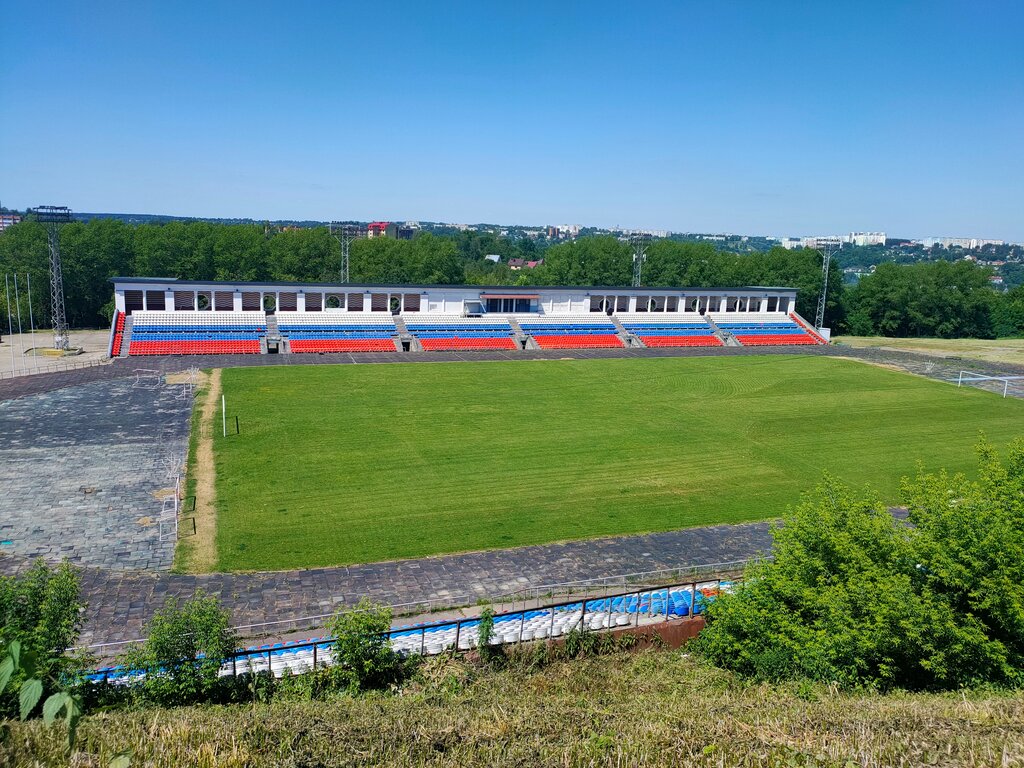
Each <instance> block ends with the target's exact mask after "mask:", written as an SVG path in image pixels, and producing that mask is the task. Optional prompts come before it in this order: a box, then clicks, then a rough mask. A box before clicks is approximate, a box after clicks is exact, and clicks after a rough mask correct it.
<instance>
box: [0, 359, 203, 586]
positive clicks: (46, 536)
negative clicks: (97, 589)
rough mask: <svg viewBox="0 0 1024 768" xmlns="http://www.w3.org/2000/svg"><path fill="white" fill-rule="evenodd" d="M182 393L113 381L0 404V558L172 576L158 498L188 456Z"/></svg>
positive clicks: (186, 405)
mask: <svg viewBox="0 0 1024 768" xmlns="http://www.w3.org/2000/svg"><path fill="white" fill-rule="evenodd" d="M181 390H182V388H181V387H171V386H160V387H158V388H155V389H142V388H136V387H133V386H132V380H128V379H112V380H108V381H95V382H92V383H89V384H83V385H81V386H77V387H69V388H63V389H57V390H53V391H51V392H44V393H41V394H36V395H29V396H26V397H22V398H18V399H15V400H5V401H0V489H2V492H0V552H3V553H11V554H15V555H22V556H26V557H43V558H45V559H47V560H50V561H56V560H60V559H62V558H65V557H66V558H67V559H68V560H70V561H71V562H72V563H75V564H76V565H90V566H98V567H102V568H110V569H155V570H166V569H168V568H170V566H171V561H172V559H173V556H174V542H173V541H172V540H171V539H169V538H167V537H165V538H167V540H165V541H161V540H160V538H161V537H160V517H161V514H160V513H161V509H162V506H163V502H162V500H161V499H160V498H158V497H157V494H158V492H159V491H160V490H161V489H162V490H163V491H164V492H165V494H166V493H167V491H168V489H169V488H173V487H174V479H173V477H174V474H175V467H176V466H177V467H178V471H180V466H181V464H183V462H184V458H185V451H186V446H187V444H188V428H189V417H190V414H191V409H192V399H191V397H189V398H188V399H183V398H181V397H179V395H180V393H181ZM170 524H171V525H173V515H172V516H171V520H170Z"/></svg>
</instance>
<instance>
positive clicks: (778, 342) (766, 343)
mask: <svg viewBox="0 0 1024 768" xmlns="http://www.w3.org/2000/svg"><path fill="white" fill-rule="evenodd" d="M736 340H737V341H738V342H739V343H740V344H742V345H743V346H744V347H777V346H802V345H812V344H817V343H818V342H817V341H815V340H814V339H813V338H811V337H810V336H809V335H807V334H806V333H800V334H798V333H782V334H777V335H775V334H764V335H751V336H744V335H742V334H737V336H736Z"/></svg>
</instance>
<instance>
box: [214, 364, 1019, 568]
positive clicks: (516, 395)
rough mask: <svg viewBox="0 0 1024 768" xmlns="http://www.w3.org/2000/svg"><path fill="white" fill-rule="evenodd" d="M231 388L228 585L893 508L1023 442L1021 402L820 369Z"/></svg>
mask: <svg viewBox="0 0 1024 768" xmlns="http://www.w3.org/2000/svg"><path fill="white" fill-rule="evenodd" d="M223 387H224V392H225V394H226V397H227V404H228V417H229V420H231V421H233V419H234V416H236V415H237V416H238V417H239V419H240V422H241V434H240V435H231V434H229V435H228V437H227V438H224V437H222V436H221V434H220V432H221V430H220V424H216V425H215V426H214V428H213V431H214V435H215V438H214V451H215V457H216V476H217V509H218V523H217V526H218V531H217V551H218V559H219V567H220V568H221V569H224V570H247V569H288V568H303V567H317V566H328V565H344V564H351V563H362V562H372V561H378V560H388V559H398V558H410V557H421V556H425V555H433V554H439V553H446V552H459V551H468V550H477V549H486V548H494V547H511V546H518V545H524V544H539V543H544V542H552V541H560V540H567V539H581V538H586V537H593V536H604V535H614V534H630V533H641V532H649V531H663V530H670V529H674V528H682V527H687V526H695V525H706V524H712V523H734V522H740V521H747V520H758V519H765V518H771V517H776V516H778V515H779V514H781V513H782V512H783V511H784V510H785V508H786V507H787V505H790V504H793V503H794V502H796V501H797V500H798V498H799V495H800V493H801V492H802V491H804V490H807V489H809V488H811V487H813V486H814V485H815V484H816V483H817V482H818V481H819V480H820V478H821V476H822V472H823V471H826V470H827V471H829V472H832V473H834V474H836V475H838V476H839V477H840V478H842V479H844V480H846V481H847V482H849V483H852V484H855V485H858V486H859V485H863V484H870V485H871V486H872V487H873V488H874V489H876V490H877V492H878V494H879V495H880V497H881V498H883V499H885V500H887V501H896V499H897V489H898V485H899V481H900V478H901V477H902V476H904V475H907V474H911V473H913V472H914V471H915V466H916V463H917V462H918V461H922V462H923V463H924V465H925V467H926V468H928V469H940V468H947V469H950V470H970V468H971V467H973V466H974V452H973V446H974V445H975V444H976V442H977V440H978V436H979V432H980V431H984V432H985V433H986V434H987V436H988V437H989V439H990V440H992V441H993V442H996V443H997V444H1001V443H1005V442H1007V441H1008V440H1010V439H1011V438H1013V437H1015V436H1017V435H1018V434H1020V433H1021V432H1022V431H1024V430H1022V429H1021V417H1022V416H1024V402H1020V401H1017V400H1012V399H1008V400H1003V399H1001V398H999V397H997V396H995V395H992V394H990V393H987V392H982V391H979V390H974V389H968V388H966V387H965V388H963V389H957V388H956V387H954V386H951V385H949V384H944V383H942V382H936V381H930V380H926V379H923V378H918V377H915V376H910V375H907V374H902V373H897V372H893V371H889V370H885V369H881V368H877V367H872V366H868V365H864V364H861V363H857V362H851V361H845V360H839V359H835V358H827V357H804V356H792V357H790V356H786V357H778V356H764V357H732V358H722V357H716V358H666V359H632V360H626V359H619V360H574V361H569V360H557V361H529V362H527V361H521V362H520V361H516V362H507V363H505V362H500V363H499V362H494V363H435V364H423V363H414V364H389V365H341V366H303V367H298V366H287V367H285V366H280V367H277V366H275V367H270V368H237V369H228V370H225V371H224V372H223ZM219 417H220V414H219V413H218V421H219ZM232 426H233V424H232ZM232 431H233V430H232Z"/></svg>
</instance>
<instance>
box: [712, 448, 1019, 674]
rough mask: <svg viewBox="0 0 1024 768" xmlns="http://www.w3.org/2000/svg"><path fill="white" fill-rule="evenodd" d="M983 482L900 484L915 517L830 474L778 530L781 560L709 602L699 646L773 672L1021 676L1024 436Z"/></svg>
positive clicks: (721, 660)
mask: <svg viewBox="0 0 1024 768" xmlns="http://www.w3.org/2000/svg"><path fill="white" fill-rule="evenodd" d="M1009 455H1010V459H1009V462H1008V463H1007V464H1006V465H1003V463H1002V462H1001V461H1000V460H999V457H998V456H997V455H996V453H995V451H994V450H993V449H992V448H991V447H990V446H988V445H983V446H982V448H981V457H982V461H981V471H980V478H979V480H978V481H976V482H972V481H969V480H967V479H966V478H964V477H962V476H955V477H950V476H948V475H946V474H939V475H925V474H921V475H919V476H918V477H917V478H915V479H913V480H906V481H904V485H903V495H904V500H905V502H906V504H907V506H908V507H909V509H910V522H911V523H912V524H911V525H907V524H906V523H904V522H901V521H898V520H895V519H894V518H893V517H892V515H891V514H890V513H889V511H888V509H887V508H886V507H885V506H884V505H883V504H881V503H880V502H877V501H874V500H872V499H870V498H869V497H865V496H857V495H855V494H853V493H852V492H851V491H850V490H849V489H848V488H845V487H844V486H842V485H841V484H840V483H838V482H836V481H835V480H833V479H829V478H826V480H825V481H824V482H823V483H822V485H821V486H820V487H819V488H818V489H817V490H816V491H815V492H813V493H812V494H809V495H808V496H806V497H805V499H804V500H803V502H802V503H801V504H800V505H799V506H797V507H796V508H795V509H794V510H792V511H791V512H790V513H789V514H788V515H787V516H786V517H785V519H784V521H783V523H782V525H781V526H777V527H776V528H775V529H774V530H773V537H774V556H775V558H774V561H773V562H762V563H758V564H756V565H754V566H752V567H751V568H749V569H748V571H747V574H746V578H745V580H744V581H743V582H742V583H741V584H740V585H738V587H737V588H736V590H735V592H734V593H732V594H725V595H722V596H721V597H719V599H718V600H716V601H715V602H714V603H713V604H711V605H710V606H709V608H708V611H707V618H708V627H707V628H706V629H705V630H704V631H703V632H702V633H701V635H700V636H699V638H698V639H697V641H696V643H695V646H694V647H695V649H696V650H697V651H698V652H700V653H702V654H703V655H704V656H705V657H707V658H708V659H709V660H711V661H712V662H713V663H715V664H718V665H719V666H722V667H726V668H728V669H732V670H734V671H736V672H739V673H741V674H743V675H746V676H749V677H754V678H758V679H765V680H781V679H798V678H809V679H813V680H821V681H827V682H837V683H839V684H841V685H843V686H848V687H850V686H869V687H878V688H883V689H885V688H894V687H900V688H908V689H949V688H958V687H961V686H971V685H977V684H983V683H994V684H999V685H1010V686H1018V685H1021V684H1022V683H1024V442H1017V443H1015V444H1014V445H1013V446H1011V449H1010V454H1009Z"/></svg>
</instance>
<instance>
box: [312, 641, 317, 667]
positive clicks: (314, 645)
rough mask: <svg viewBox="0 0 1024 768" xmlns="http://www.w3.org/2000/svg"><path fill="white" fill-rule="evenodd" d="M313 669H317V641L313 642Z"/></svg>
mask: <svg viewBox="0 0 1024 768" xmlns="http://www.w3.org/2000/svg"><path fill="white" fill-rule="evenodd" d="M313 670H314V671H316V643H313Z"/></svg>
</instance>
